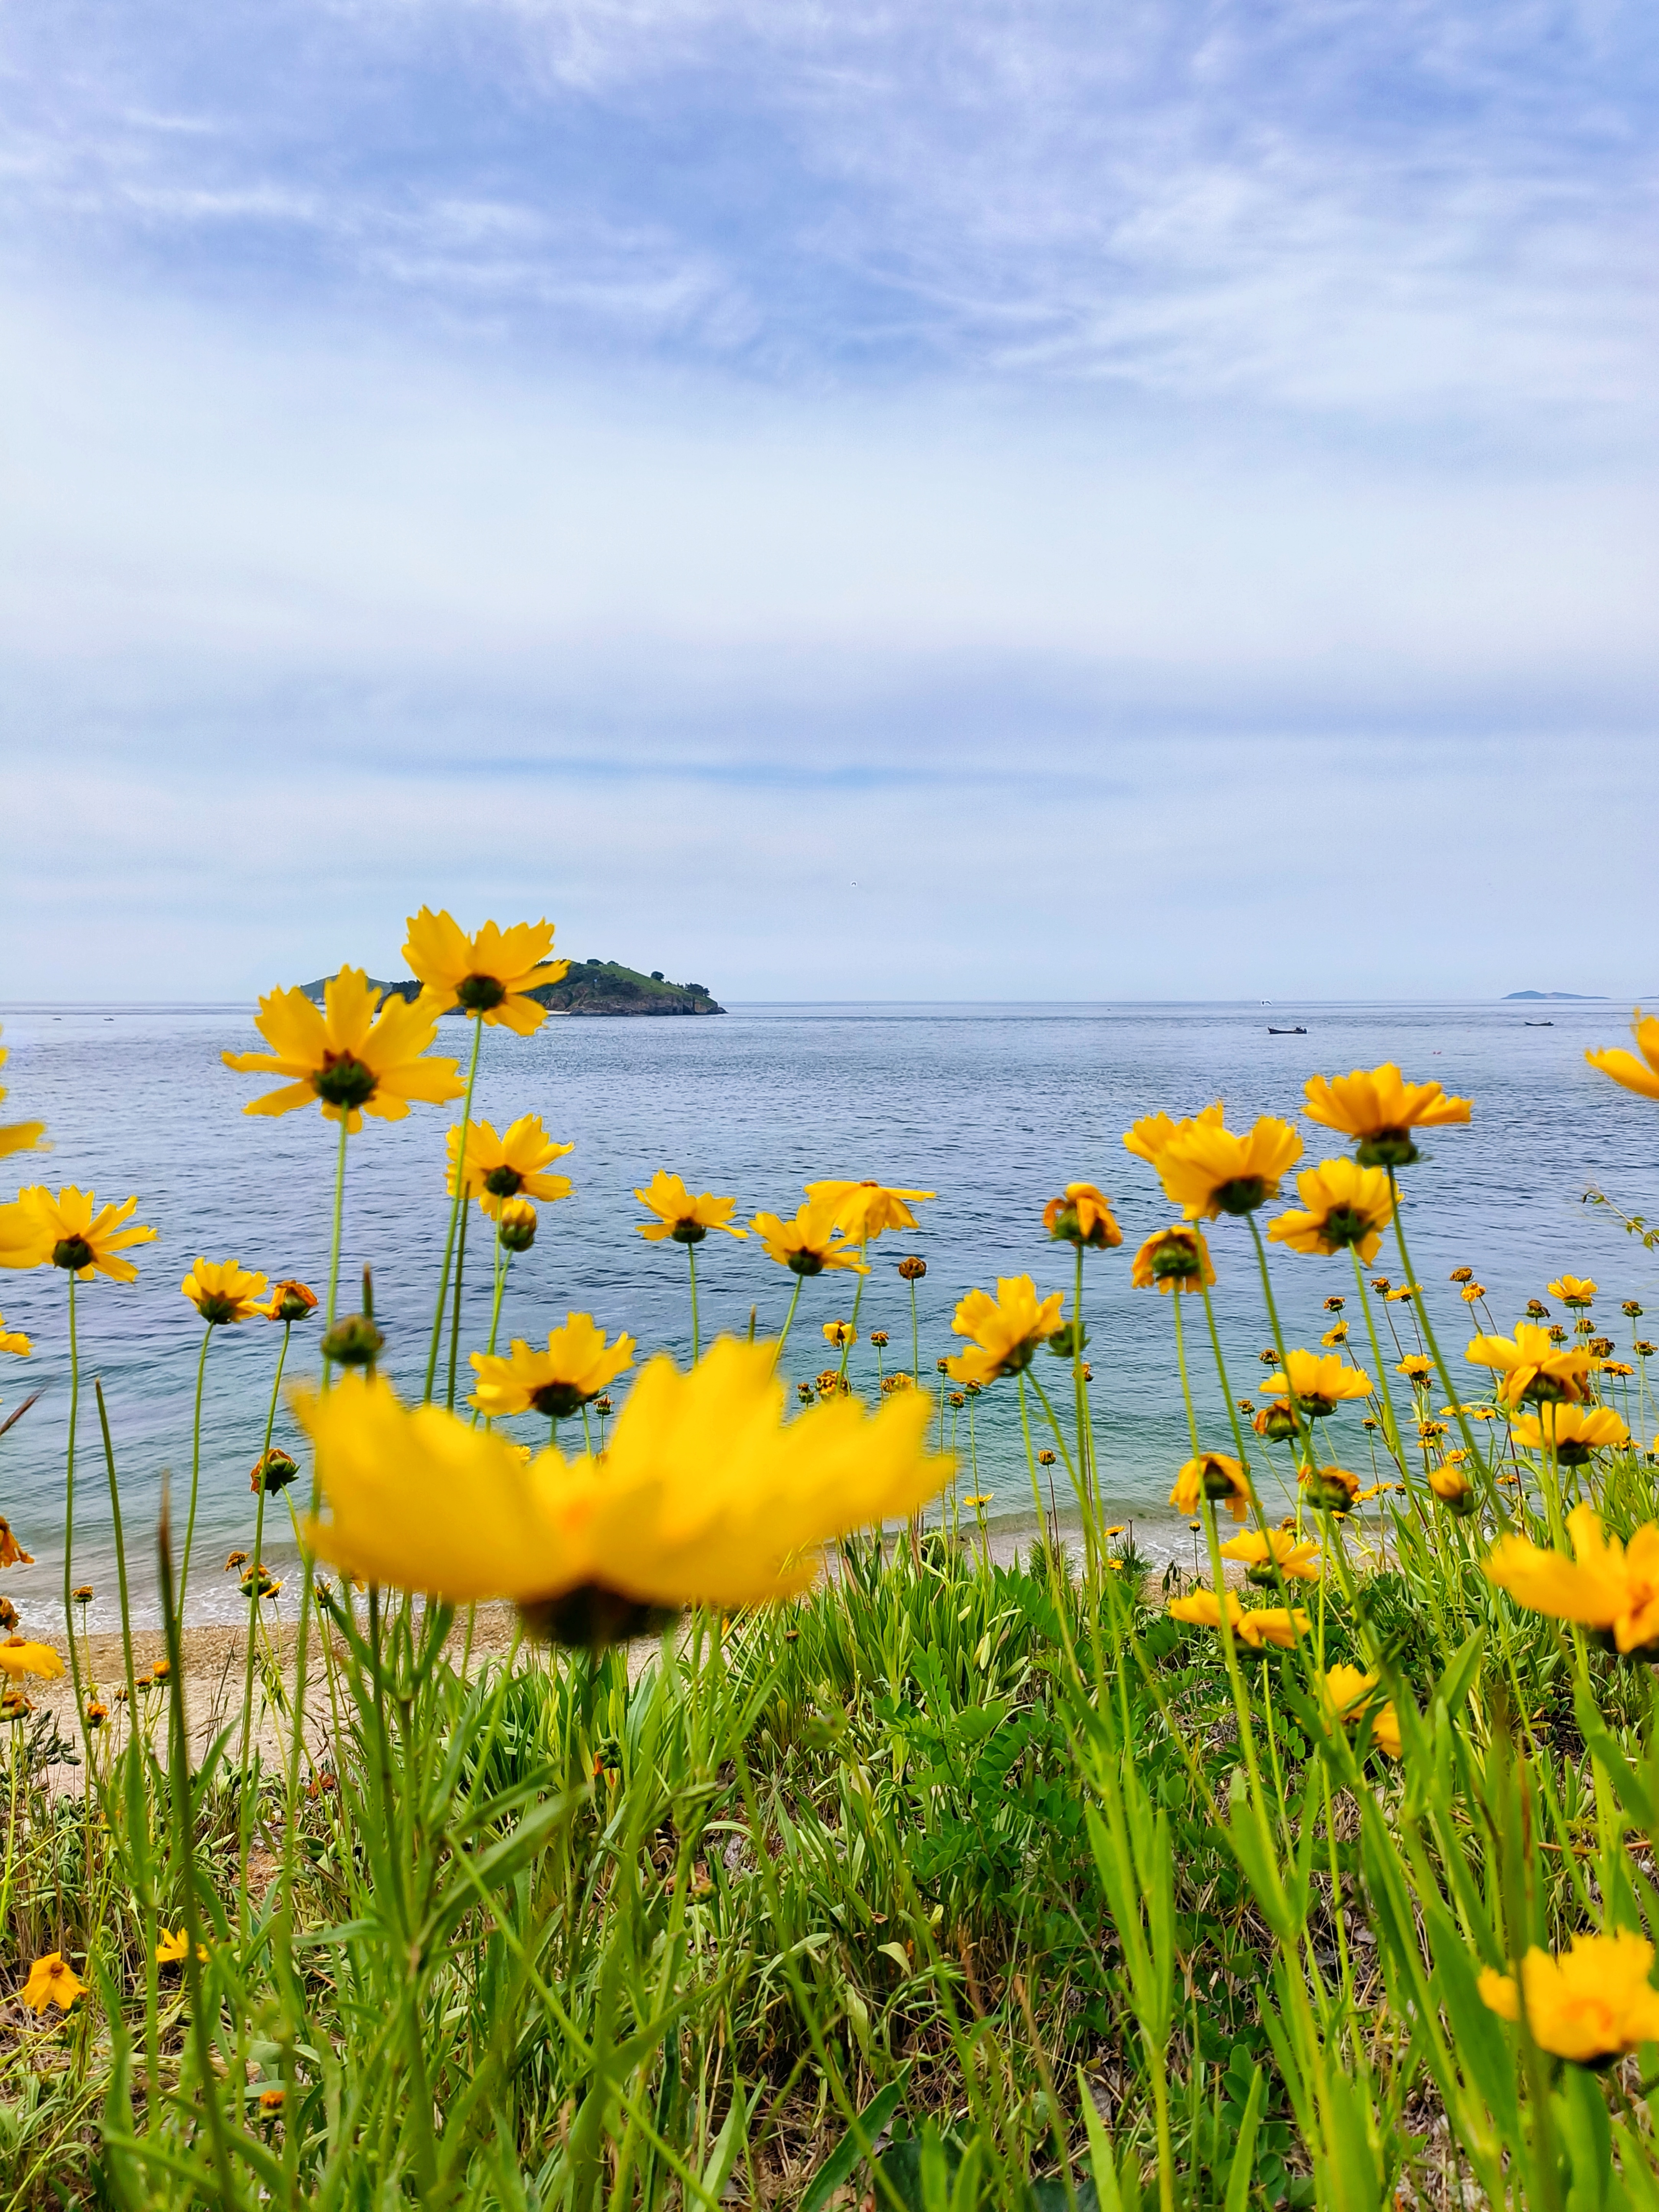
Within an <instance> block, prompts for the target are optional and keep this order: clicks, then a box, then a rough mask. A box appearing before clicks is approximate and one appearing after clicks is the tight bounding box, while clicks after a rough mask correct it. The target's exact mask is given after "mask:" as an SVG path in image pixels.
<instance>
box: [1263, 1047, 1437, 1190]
mask: <svg viewBox="0 0 1659 2212" xmlns="http://www.w3.org/2000/svg"><path fill="white" fill-rule="evenodd" d="M1304 1090H1305V1093H1306V1097H1307V1101H1308V1103H1307V1104H1306V1106H1304V1109H1303V1111H1304V1113H1305V1114H1306V1115H1307V1117H1308V1119H1309V1120H1310V1121H1319V1122H1322V1124H1323V1125H1324V1127H1326V1128H1328V1129H1340V1131H1341V1133H1342V1134H1343V1135H1344V1136H1346V1137H1356V1138H1358V1140H1359V1141H1358V1150H1357V1152H1356V1158H1358V1162H1359V1164H1360V1165H1361V1166H1362V1167H1375V1168H1403V1167H1409V1166H1410V1165H1411V1164H1412V1162H1413V1160H1414V1159H1416V1158H1417V1157H1418V1152H1417V1146H1416V1143H1415V1141H1414V1139H1413V1135H1412V1132H1413V1130H1414V1129H1433V1128H1441V1127H1445V1126H1446V1125H1448V1124H1449V1123H1451V1122H1461V1121H1468V1118H1469V1101H1468V1099H1467V1098H1450V1097H1447V1095H1446V1093H1445V1091H1443V1089H1442V1087H1441V1086H1440V1085H1439V1084H1437V1083H1407V1082H1405V1081H1404V1080H1403V1079H1402V1078H1401V1073H1400V1070H1399V1069H1398V1068H1397V1067H1396V1066H1395V1064H1394V1062H1393V1061H1392V1060H1387V1061H1385V1062H1384V1063H1383V1066H1381V1067H1373V1068H1371V1069H1370V1071H1369V1072H1367V1071H1366V1070H1365V1069H1364V1068H1358V1067H1357V1068H1355V1070H1354V1071H1353V1073H1352V1075H1339V1076H1336V1077H1334V1078H1333V1079H1331V1080H1330V1081H1327V1080H1326V1079H1325V1077H1324V1076H1322V1075H1310V1077H1309V1078H1308V1080H1307V1083H1306V1085H1304Z"/></svg>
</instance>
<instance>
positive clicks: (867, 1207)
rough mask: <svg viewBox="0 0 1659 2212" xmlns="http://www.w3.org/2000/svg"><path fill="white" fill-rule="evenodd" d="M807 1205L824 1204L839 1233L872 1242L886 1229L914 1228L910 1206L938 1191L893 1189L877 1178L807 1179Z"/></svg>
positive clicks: (936, 1193)
mask: <svg viewBox="0 0 1659 2212" xmlns="http://www.w3.org/2000/svg"><path fill="white" fill-rule="evenodd" d="M803 1187H804V1188H805V1192H806V1199H807V1203H808V1204H809V1205H810V1206H828V1208H829V1218H830V1220H831V1221H832V1222H833V1223H834V1224H835V1226H836V1228H837V1229H839V1230H840V1231H841V1233H842V1236H843V1237H847V1238H848V1239H849V1240H850V1241H851V1242H852V1243H854V1244H873V1243H874V1242H875V1240H876V1239H877V1237H879V1236H880V1235H881V1234H882V1232H883V1231H884V1230H888V1229H914V1228H915V1227H916V1225H917V1223H916V1217H915V1214H914V1213H912V1212H911V1211H910V1208H911V1207H912V1206H921V1205H922V1204H923V1203H924V1202H925V1201H926V1200H928V1199H930V1198H937V1197H938V1195H939V1194H938V1192H937V1191H932V1190H893V1189H890V1188H888V1186H887V1185H886V1184H885V1183H879V1182H809V1183H807V1184H805V1185H804V1186H803Z"/></svg>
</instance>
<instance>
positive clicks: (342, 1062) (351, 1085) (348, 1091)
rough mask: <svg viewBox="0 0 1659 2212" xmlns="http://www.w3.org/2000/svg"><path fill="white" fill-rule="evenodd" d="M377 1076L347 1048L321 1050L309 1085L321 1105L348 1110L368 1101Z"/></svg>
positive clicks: (372, 1093)
mask: <svg viewBox="0 0 1659 2212" xmlns="http://www.w3.org/2000/svg"><path fill="white" fill-rule="evenodd" d="M379 1081H380V1078H379V1077H378V1076H377V1075H376V1074H375V1073H374V1069H373V1068H372V1067H368V1066H365V1064H364V1063H363V1062H362V1060H359V1059H357V1058H356V1056H355V1054H351V1053H349V1052H325V1054H323V1064H322V1066H320V1067H319V1068H318V1069H317V1070H316V1071H315V1073H313V1076H312V1079H311V1087H312V1089H313V1091H315V1092H316V1094H317V1096H318V1097H319V1098H320V1099H321V1100H322V1102H323V1103H324V1105H325V1106H343V1107H344V1108H345V1109H347V1110H348V1112H350V1111H354V1110H355V1109H356V1108H357V1107H359V1106H366V1105H368V1102H369V1100H370V1099H371V1098H372V1097H374V1089H375V1085H377V1083H378V1082H379Z"/></svg>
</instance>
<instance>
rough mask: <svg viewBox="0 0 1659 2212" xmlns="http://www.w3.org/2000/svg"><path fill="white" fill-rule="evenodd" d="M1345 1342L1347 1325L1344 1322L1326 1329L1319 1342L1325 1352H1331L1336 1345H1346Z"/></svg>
mask: <svg viewBox="0 0 1659 2212" xmlns="http://www.w3.org/2000/svg"><path fill="white" fill-rule="evenodd" d="M1347 1340H1348V1324H1347V1322H1345V1321H1340V1322H1337V1324H1336V1326H1335V1327H1334V1328H1328V1329H1327V1330H1326V1332H1325V1334H1324V1335H1323V1336H1322V1337H1321V1338H1320V1340H1319V1341H1320V1342H1321V1344H1322V1345H1323V1346H1325V1348H1326V1350H1327V1351H1329V1350H1331V1349H1332V1348H1333V1347H1334V1346H1336V1345H1339V1344H1346V1342H1347Z"/></svg>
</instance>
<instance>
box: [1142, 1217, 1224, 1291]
mask: <svg viewBox="0 0 1659 2212" xmlns="http://www.w3.org/2000/svg"><path fill="white" fill-rule="evenodd" d="M1214 1280H1215V1269H1214V1267H1212V1265H1211V1262H1210V1248H1209V1245H1208V1244H1207V1243H1206V1242H1205V1239H1204V1236H1203V1232H1202V1231H1200V1230H1197V1229H1189V1228H1188V1227H1187V1226H1186V1225H1185V1224H1184V1223H1183V1224H1182V1225H1181V1226H1180V1227H1178V1228H1170V1229H1160V1230H1158V1231H1156V1232H1155V1233H1154V1234H1153V1235H1152V1236H1151V1237H1148V1238H1147V1239H1146V1243H1144V1244H1143V1245H1142V1246H1141V1248H1140V1249H1139V1251H1138V1252H1137V1253H1136V1254H1135V1256H1134V1258H1133V1260H1132V1261H1130V1262H1129V1281H1130V1283H1131V1285H1133V1288H1134V1289H1136V1290H1137V1291H1147V1290H1153V1289H1156V1290H1158V1291H1196V1290H1201V1289H1203V1288H1204V1287H1205V1286H1206V1285H1209V1284H1211V1283H1213V1282H1214Z"/></svg>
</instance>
